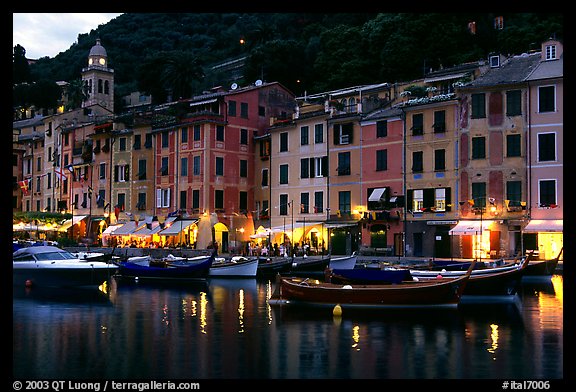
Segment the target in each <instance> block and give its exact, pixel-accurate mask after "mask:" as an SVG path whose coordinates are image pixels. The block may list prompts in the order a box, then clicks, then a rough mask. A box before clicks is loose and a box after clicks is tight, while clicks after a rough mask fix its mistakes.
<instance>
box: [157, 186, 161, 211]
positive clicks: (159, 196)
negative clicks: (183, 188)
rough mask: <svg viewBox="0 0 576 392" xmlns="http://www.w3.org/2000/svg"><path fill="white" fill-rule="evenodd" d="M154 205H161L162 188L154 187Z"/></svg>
mask: <svg viewBox="0 0 576 392" xmlns="http://www.w3.org/2000/svg"><path fill="white" fill-rule="evenodd" d="M156 207H157V208H160V207H162V189H156Z"/></svg>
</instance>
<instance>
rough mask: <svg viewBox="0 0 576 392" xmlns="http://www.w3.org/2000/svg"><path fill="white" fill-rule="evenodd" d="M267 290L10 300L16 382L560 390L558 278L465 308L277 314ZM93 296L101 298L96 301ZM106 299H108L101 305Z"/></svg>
mask: <svg viewBox="0 0 576 392" xmlns="http://www.w3.org/2000/svg"><path fill="white" fill-rule="evenodd" d="M273 289H274V283H273V282H271V281H257V280H255V279H209V280H208V281H207V282H205V283H204V284H201V285H185V286H165V285H142V284H140V283H138V284H132V283H128V284H124V283H122V284H120V283H115V282H111V284H110V285H109V286H108V288H107V290H106V293H102V292H100V294H97V293H96V292H92V293H90V294H89V295H88V297H86V296H85V297H84V298H82V297H81V296H80V295H72V294H71V293H68V294H66V295H64V293H62V292H56V293H52V294H51V295H41V293H39V292H34V293H32V292H26V291H25V290H24V288H19V289H14V301H13V302H14V306H13V309H14V311H13V320H14V322H13V336H14V356H13V357H14V375H15V376H16V377H19V378H28V379H30V378H58V377H59V376H60V377H65V378H87V379H92V378H106V379H112V378H114V379H122V378H131V379H137V378H142V379H155V378H156V379H159V378H162V379H167V378H172V379H175V378H184V379H210V378H226V379H239V378H248V379H254V378H259V379H260V378H263V379H286V378H294V379H295V378H303V379H311V378H363V379H364V378H366V379H397V378H401V379H436V378H440V379H461V378H462V379H478V378H489V379H506V378H507V379H535V378H542V379H554V378H562V377H563V369H562V361H563V339H562V338H563V332H562V329H563V318H562V314H563V295H562V289H563V281H562V277H561V276H560V277H557V276H554V277H553V278H552V279H548V280H544V281H537V282H527V283H523V284H522V288H521V290H520V292H519V295H518V300H517V301H515V302H504V303H489V304H482V303H479V304H477V303H474V304H465V305H464V304H463V305H461V306H460V307H459V308H457V309H419V310H418V311H414V310H410V309H396V310H394V309H378V310H362V309H346V310H344V311H343V313H342V315H341V316H335V315H334V314H333V313H332V309H330V308H329V307H319V308H315V307H282V306H280V307H279V306H273V307H271V306H270V305H269V304H268V302H267V299H268V298H269V297H270V295H271V293H272V291H273ZM96 294H97V295H96ZM101 294H103V296H102V295H101Z"/></svg>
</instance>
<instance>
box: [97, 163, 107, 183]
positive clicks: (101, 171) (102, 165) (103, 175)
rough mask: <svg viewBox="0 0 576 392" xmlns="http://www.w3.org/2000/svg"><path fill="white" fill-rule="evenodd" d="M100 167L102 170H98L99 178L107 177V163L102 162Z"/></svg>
mask: <svg viewBox="0 0 576 392" xmlns="http://www.w3.org/2000/svg"><path fill="white" fill-rule="evenodd" d="M99 167H100V170H99V171H98V178H99V179H101V180H104V179H106V163H104V162H102V163H100V165H99Z"/></svg>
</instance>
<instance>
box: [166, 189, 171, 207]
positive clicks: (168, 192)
mask: <svg viewBox="0 0 576 392" xmlns="http://www.w3.org/2000/svg"><path fill="white" fill-rule="evenodd" d="M170 200H171V199H170V188H168V189H166V207H170Z"/></svg>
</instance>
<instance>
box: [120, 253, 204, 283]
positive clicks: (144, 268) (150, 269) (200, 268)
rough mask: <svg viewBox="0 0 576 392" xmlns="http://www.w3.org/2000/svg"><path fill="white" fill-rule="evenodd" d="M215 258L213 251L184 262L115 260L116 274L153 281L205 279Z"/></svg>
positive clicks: (123, 277) (121, 276)
mask: <svg viewBox="0 0 576 392" xmlns="http://www.w3.org/2000/svg"><path fill="white" fill-rule="evenodd" d="M214 258H215V253H212V254H210V255H205V256H200V257H195V258H193V259H194V261H190V259H188V260H187V261H186V262H182V261H178V262H162V263H159V262H151V260H150V259H148V260H147V261H146V260H145V259H144V260H143V259H140V260H135V261H136V262H133V261H130V260H126V261H121V262H117V263H116V264H117V265H118V274H117V276H118V277H119V278H121V279H126V278H128V279H133V280H140V279H144V280H155V281H187V280H198V279H206V278H207V277H208V274H209V272H210V267H211V266H212V263H213V261H214Z"/></svg>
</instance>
